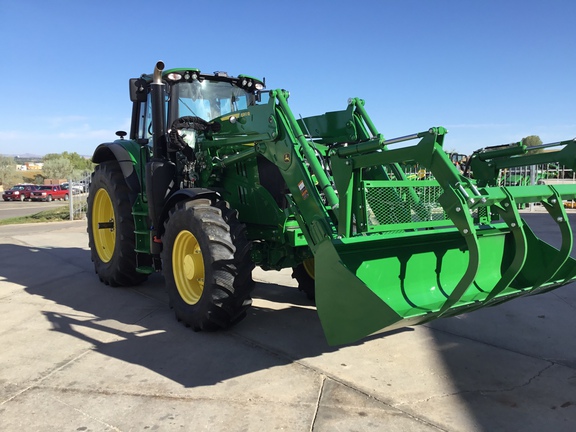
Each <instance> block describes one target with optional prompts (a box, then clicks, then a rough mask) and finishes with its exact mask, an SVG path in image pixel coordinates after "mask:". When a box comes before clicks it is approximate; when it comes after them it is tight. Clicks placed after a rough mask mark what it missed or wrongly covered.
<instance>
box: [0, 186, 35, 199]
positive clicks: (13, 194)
mask: <svg viewBox="0 0 576 432" xmlns="http://www.w3.org/2000/svg"><path fill="white" fill-rule="evenodd" d="M36 189H38V186H36V185H33V184H18V185H15V186H12V188H11V189H9V190H7V191H5V192H4V193H3V194H2V199H3V200H4V201H24V200H29V199H30V193H32V192H33V191H35V190H36Z"/></svg>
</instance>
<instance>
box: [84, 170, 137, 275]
mask: <svg viewBox="0 0 576 432" xmlns="http://www.w3.org/2000/svg"><path fill="white" fill-rule="evenodd" d="M87 201H88V211H87V219H88V244H89V246H90V251H91V255H92V261H93V262H94V270H95V271H96V273H97V274H98V277H99V278H100V280H101V281H102V282H103V283H105V284H106V285H111V286H131V285H138V284H140V283H142V282H143V281H145V280H146V275H144V274H142V273H138V272H137V271H136V267H137V264H136V252H135V251H134V248H135V244H136V240H135V236H134V218H133V217H132V207H131V202H132V200H131V199H130V190H129V189H128V185H127V184H126V181H125V180H124V176H123V175H122V171H121V170H120V166H119V165H118V163H117V162H116V161H106V162H103V163H101V164H100V165H97V166H96V168H95V171H94V173H93V174H92V182H91V184H90V190H89V195H88V200H87Z"/></svg>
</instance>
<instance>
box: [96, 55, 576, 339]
mask: <svg viewBox="0 0 576 432" xmlns="http://www.w3.org/2000/svg"><path fill="white" fill-rule="evenodd" d="M129 86H130V98H131V101H132V103H133V111H132V124H131V130H130V134H129V136H128V137H126V135H127V133H126V132H122V131H120V132H118V133H117V135H118V139H116V140H114V141H113V142H110V143H105V144H101V145H99V146H98V147H97V148H96V150H95V152H94V155H93V158H92V160H93V162H94V163H96V164H97V166H96V168H95V171H94V173H93V174H92V180H91V184H90V188H89V198H88V233H89V242H90V248H91V255H92V260H93V262H94V266H95V270H96V273H97V274H98V276H99V278H100V280H101V281H102V282H104V283H105V284H109V285H112V286H125V285H136V284H139V283H141V282H143V281H145V280H146V278H147V276H148V275H150V274H151V273H153V272H159V271H162V272H163V275H164V278H165V284H166V289H167V292H168V296H169V300H170V305H171V307H172V308H173V309H174V311H175V314H176V317H177V318H178V320H181V321H182V322H184V323H185V324H186V325H188V326H190V327H192V328H193V329H195V330H218V329H223V328H226V327H229V326H231V325H233V324H235V323H236V322H238V321H239V320H241V319H242V318H243V317H244V316H245V315H246V311H247V309H248V308H249V307H250V305H251V291H252V289H253V286H254V282H253V280H252V270H253V269H254V267H255V266H259V267H261V268H262V269H264V270H280V269H284V268H292V269H293V276H294V277H295V278H296V279H297V281H298V284H299V288H300V289H301V290H303V291H304V292H305V293H306V294H307V295H308V296H309V297H310V298H314V299H315V302H316V307H317V311H318V314H319V317H320V321H321V323H322V326H323V329H324V332H325V335H326V338H327V340H328V342H329V343H330V344H332V345H335V344H345V343H351V342H354V341H357V340H359V339H361V338H363V337H365V336H367V335H370V334H373V333H377V332H379V331H382V330H384V329H393V328H397V327H402V326H410V325H416V324H422V323H425V322H429V321H431V320H433V319H436V318H440V317H449V316H454V315H458V314H461V313H465V312H469V311H473V310H475V309H478V308H481V307H484V306H492V305H496V304H499V303H502V302H505V301H508V300H510V299H513V298H515V297H520V296H524V295H530V294H536V293H542V292H546V291H549V290H552V289H554V288H557V287H560V286H562V285H565V284H567V283H570V282H572V281H573V280H574V279H575V278H576V261H575V260H574V259H573V258H571V257H570V253H571V250H572V242H573V236H572V232H571V228H570V225H569V222H568V218H567V214H566V211H565V209H564V207H563V205H562V203H563V200H572V199H574V198H576V186H574V185H565V184H559V185H555V186H550V185H535V186H516V187H502V186H499V185H498V183H497V181H498V176H499V173H500V170H501V169H505V168H510V167H516V166H522V165H531V164H536V163H541V162H547V161H548V160H552V159H554V161H555V162H561V163H563V164H564V165H566V166H569V167H571V168H572V169H573V168H574V165H575V162H576V142H575V141H574V140H569V141H563V142H560V143H555V145H557V146H558V147H559V149H558V150H556V151H554V150H552V151H546V152H544V153H538V154H531V153H530V150H529V149H527V148H526V147H525V146H523V145H522V144H521V143H519V144H512V145H507V146H499V147H492V148H490V147H489V148H485V149H483V150H481V151H478V152H476V153H474V154H473V155H472V156H471V158H470V159H471V160H470V161H469V163H470V167H471V169H472V172H473V174H474V175H473V178H470V177H468V176H464V175H462V173H461V172H460V171H459V170H457V169H456V167H455V166H454V164H453V163H452V161H451V160H450V156H449V155H448V154H447V153H446V152H445V151H444V150H443V143H444V139H445V136H446V133H447V131H446V129H444V128H442V127H432V128H430V129H427V130H425V131H423V132H418V133H414V134H410V135H407V136H403V137H399V138H393V139H385V138H384V136H383V135H382V134H381V133H380V132H379V131H378V130H377V129H376V127H375V125H374V123H373V122H372V120H371V119H370V117H369V116H368V113H367V112H366V110H365V103H364V101H363V100H361V99H358V98H354V99H350V100H349V101H348V105H347V107H346V108H345V109H344V110H341V111H331V112H326V113H324V114H321V115H317V116H311V117H306V118H299V119H297V118H296V117H295V116H294V114H293V113H292V111H291V109H290V107H289V105H288V97H289V94H288V92H287V91H285V90H266V89H265V85H264V82H263V81H262V80H259V79H257V78H254V77H252V76H248V75H239V76H238V77H231V76H229V75H228V74H227V73H224V72H215V73H214V74H205V73H202V72H201V71H200V70H199V69H194V68H179V69H170V70H164V64H163V63H162V62H158V63H157V64H156V66H155V68H154V71H153V73H152V74H145V75H142V76H140V77H139V78H133V79H130V80H129ZM406 166H418V167H420V169H425V170H426V171H427V172H428V173H430V175H429V176H426V177H423V176H412V177H410V176H408V175H407V174H406V172H405V171H404V169H403V167H406ZM526 203H540V204H541V205H542V206H543V208H545V210H546V211H547V212H548V213H549V215H550V223H553V224H556V225H557V226H558V229H559V231H560V233H561V238H562V240H561V244H560V246H559V247H553V246H551V245H549V244H547V243H545V242H544V241H542V240H541V239H539V238H538V237H537V236H536V235H535V234H534V233H533V231H532V230H531V229H530V228H529V227H528V225H527V224H526V222H525V221H524V220H523V219H522V217H521V215H520V213H519V212H518V207H519V205H521V204H526Z"/></svg>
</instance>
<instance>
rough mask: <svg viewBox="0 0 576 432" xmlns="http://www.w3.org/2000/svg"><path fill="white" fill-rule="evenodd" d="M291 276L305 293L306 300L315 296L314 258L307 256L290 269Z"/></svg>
mask: <svg viewBox="0 0 576 432" xmlns="http://www.w3.org/2000/svg"><path fill="white" fill-rule="evenodd" d="M292 277H293V278H294V279H296V281H297V282H298V289H299V290H300V291H302V292H303V293H304V294H306V297H307V298H308V300H314V299H315V298H316V288H315V284H316V283H315V279H314V258H308V259H306V260H305V261H304V262H303V263H301V264H298V266H296V267H294V268H293V269H292Z"/></svg>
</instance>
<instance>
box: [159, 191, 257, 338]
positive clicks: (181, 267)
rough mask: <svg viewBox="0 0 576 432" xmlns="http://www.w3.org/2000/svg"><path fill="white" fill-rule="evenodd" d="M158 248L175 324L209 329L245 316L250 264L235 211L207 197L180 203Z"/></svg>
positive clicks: (243, 231) (251, 283)
mask: <svg viewBox="0 0 576 432" xmlns="http://www.w3.org/2000/svg"><path fill="white" fill-rule="evenodd" d="M162 244H163V250H162V268H163V271H164V278H165V280H166V289H167V291H168V297H169V299H170V305H171V307H173V308H174V313H175V314H176V318H177V319H178V320H179V321H182V322H183V323H184V324H185V325H186V326H189V327H192V329H194V330H195V331H198V330H208V331H213V330H219V329H224V328H227V327H229V326H231V325H233V324H235V323H237V322H238V321H240V320H242V319H243V318H244V317H245V316H246V310H247V309H248V308H249V307H250V305H251V304H252V299H251V298H250V293H251V292H252V289H253V288H254V281H253V280H252V270H253V269H254V263H253V262H252V260H251V257H250V248H251V243H250V242H248V240H247V239H246V227H245V226H244V225H243V224H241V223H240V222H239V221H238V218H237V211H236V210H232V209H230V208H228V204H227V203H226V202H225V201H217V200H212V199H205V198H200V199H196V200H192V201H183V202H180V203H178V204H177V205H176V206H175V207H174V208H173V209H172V210H171V211H170V215H169V218H168V220H167V221H166V223H165V233H164V235H163V237H162Z"/></svg>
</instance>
